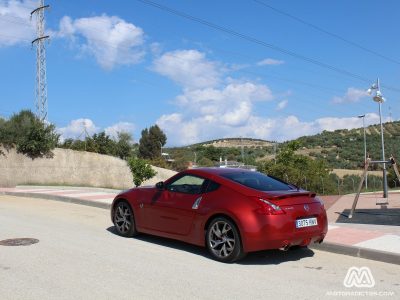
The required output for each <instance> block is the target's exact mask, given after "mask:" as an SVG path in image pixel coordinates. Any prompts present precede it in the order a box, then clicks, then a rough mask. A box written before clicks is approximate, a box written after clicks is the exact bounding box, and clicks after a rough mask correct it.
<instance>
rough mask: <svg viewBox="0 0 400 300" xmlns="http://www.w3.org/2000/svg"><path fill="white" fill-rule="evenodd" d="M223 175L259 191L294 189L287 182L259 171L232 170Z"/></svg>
mask: <svg viewBox="0 0 400 300" xmlns="http://www.w3.org/2000/svg"><path fill="white" fill-rule="evenodd" d="M221 176H222V177H225V178H227V179H230V180H233V181H235V182H237V183H240V184H242V185H244V186H247V187H249V188H252V189H255V190H259V191H288V190H292V189H293V188H292V187H291V186H290V185H288V184H287V183H285V182H283V181H280V180H278V179H276V178H272V177H269V176H267V175H264V174H262V173H259V172H246V171H244V172H232V173H226V174H221Z"/></svg>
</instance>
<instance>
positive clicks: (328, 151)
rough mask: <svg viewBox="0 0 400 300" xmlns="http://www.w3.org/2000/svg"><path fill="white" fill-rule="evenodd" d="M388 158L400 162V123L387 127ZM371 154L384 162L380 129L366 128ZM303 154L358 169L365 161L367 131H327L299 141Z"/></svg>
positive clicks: (334, 166)
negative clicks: (364, 134)
mask: <svg viewBox="0 0 400 300" xmlns="http://www.w3.org/2000/svg"><path fill="white" fill-rule="evenodd" d="M383 127H384V140H385V154H386V158H388V157H389V156H390V154H393V155H394V156H395V157H396V158H397V159H400V122H399V121H396V122H388V123H385V124H383ZM366 140H367V153H369V155H370V157H371V158H372V159H374V160H380V159H381V155H382V154H381V134H380V125H379V124H377V125H371V126H368V127H366ZM296 141H298V142H299V143H300V145H301V147H302V149H301V150H300V151H299V152H300V153H302V154H305V155H309V156H311V157H315V158H324V159H326V160H327V161H328V163H329V165H330V166H331V167H333V168H343V169H355V168H359V167H360V166H361V165H362V163H363V161H364V158H363V157H364V136H363V128H356V129H351V130H347V129H340V130H335V131H323V132H322V133H320V134H316V135H312V136H303V137H300V138H298V139H296Z"/></svg>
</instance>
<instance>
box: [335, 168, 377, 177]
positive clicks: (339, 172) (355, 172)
mask: <svg viewBox="0 0 400 300" xmlns="http://www.w3.org/2000/svg"><path fill="white" fill-rule="evenodd" d="M332 173H335V174H336V175H337V176H339V178H343V177H344V176H345V175H357V176H361V175H362V173H363V170H348V169H333V170H332ZM368 174H369V175H375V176H379V177H382V171H368Z"/></svg>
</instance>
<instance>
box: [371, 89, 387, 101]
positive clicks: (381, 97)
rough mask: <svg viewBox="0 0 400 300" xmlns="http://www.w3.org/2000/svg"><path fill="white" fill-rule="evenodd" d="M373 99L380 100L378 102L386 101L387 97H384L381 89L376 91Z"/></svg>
mask: <svg viewBox="0 0 400 300" xmlns="http://www.w3.org/2000/svg"><path fill="white" fill-rule="evenodd" d="M373 99H374V101H375V102H378V103H383V102H385V98H383V96H382V93H381V92H380V91H376V95H375V97H374V98H373Z"/></svg>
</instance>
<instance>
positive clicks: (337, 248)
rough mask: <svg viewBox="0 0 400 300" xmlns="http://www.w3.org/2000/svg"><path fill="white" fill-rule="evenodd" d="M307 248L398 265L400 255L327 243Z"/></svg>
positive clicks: (399, 263)
mask: <svg viewBox="0 0 400 300" xmlns="http://www.w3.org/2000/svg"><path fill="white" fill-rule="evenodd" d="M309 247H310V248H311V249H315V250H321V251H326V252H332V253H337V254H343V255H348V256H353V257H359V258H365V259H369V260H375V261H381V262H385V263H390V264H395V265H400V255H399V254H395V253H391V252H386V251H380V250H373V249H368V248H362V247H357V246H348V245H341V244H336V243H327V242H323V243H322V244H313V245H309Z"/></svg>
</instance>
